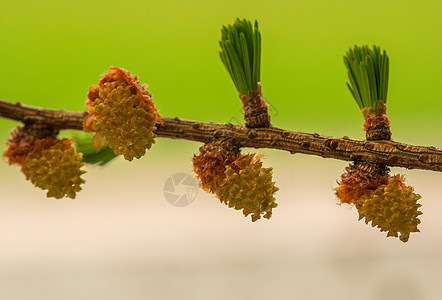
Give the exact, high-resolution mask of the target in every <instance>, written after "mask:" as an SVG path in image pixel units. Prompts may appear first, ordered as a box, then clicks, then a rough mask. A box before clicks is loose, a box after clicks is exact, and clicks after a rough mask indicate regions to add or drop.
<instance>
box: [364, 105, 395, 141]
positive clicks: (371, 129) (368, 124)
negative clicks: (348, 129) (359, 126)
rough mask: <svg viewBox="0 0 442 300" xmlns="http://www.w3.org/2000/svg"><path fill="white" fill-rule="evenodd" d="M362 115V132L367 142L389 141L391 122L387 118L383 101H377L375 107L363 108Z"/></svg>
mask: <svg viewBox="0 0 442 300" xmlns="http://www.w3.org/2000/svg"><path fill="white" fill-rule="evenodd" d="M362 115H363V117H364V126H363V130H364V131H365V136H366V139H367V140H369V141H377V140H390V139H391V130H390V123H391V121H390V120H389V119H388V117H387V105H386V104H385V103H384V102H383V101H378V102H377V103H376V106H371V107H364V108H363V109H362Z"/></svg>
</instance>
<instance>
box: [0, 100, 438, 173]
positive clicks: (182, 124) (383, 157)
mask: <svg viewBox="0 0 442 300" xmlns="http://www.w3.org/2000/svg"><path fill="white" fill-rule="evenodd" d="M86 115H87V113H86V112H72V111H64V110H51V109H44V108H40V107H33V106H29V105H23V104H21V103H11V102H9V101H4V100H1V99H0V117H2V118H7V119H11V120H16V121H20V122H23V123H25V124H32V123H44V124H47V125H49V126H51V127H53V128H54V129H56V130H62V129H75V130H83V119H84V117H85V116H86ZM162 121H163V125H158V126H157V130H156V134H157V135H158V136H159V137H163V138H171V139H183V140H189V141H196V142H203V143H205V142H209V141H211V140H212V139H214V138H221V137H225V138H231V139H234V140H235V141H236V143H237V145H238V146H240V147H250V148H269V149H279V150H284V151H289V152H290V153H292V154H295V153H303V154H309V155H317V156H321V157H324V158H334V159H339V160H345V161H366V162H372V163H379V164H386V165H388V166H391V167H402V168H407V169H422V170H431V171H438V172H442V149H440V148H437V147H433V146H430V147H424V146H413V145H407V144H404V143H400V142H395V141H367V140H358V139H350V138H348V137H343V138H337V137H330V136H324V135H320V134H317V133H313V134H310V133H303V132H294V131H288V130H284V129H280V128H276V127H270V128H247V127H245V126H240V125H233V124H218V123H213V122H210V123H204V122H197V121H191V120H184V119H180V118H167V117H162Z"/></svg>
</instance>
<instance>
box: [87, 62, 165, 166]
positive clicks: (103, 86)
mask: <svg viewBox="0 0 442 300" xmlns="http://www.w3.org/2000/svg"><path fill="white" fill-rule="evenodd" d="M86 107H87V111H88V113H89V114H88V115H87V116H86V117H85V119H84V123H83V126H84V130H85V131H89V132H95V135H94V140H93V144H94V147H95V148H97V149H100V148H101V147H103V146H105V145H109V147H110V148H111V149H112V150H113V151H114V153H115V154H116V155H120V154H121V155H123V156H124V158H125V159H127V160H129V161H132V160H133V158H134V157H136V158H140V157H142V156H143V155H144V154H145V153H146V150H148V149H150V148H151V147H152V144H154V143H155V137H156V135H155V133H154V131H155V129H156V126H155V125H156V124H158V123H162V122H161V117H160V115H159V114H158V110H157V108H156V106H155V104H154V103H153V101H152V94H150V93H149V92H148V91H147V90H146V85H143V86H141V85H140V83H139V81H138V78H137V76H132V75H131V74H130V73H129V72H128V71H126V70H124V69H120V68H115V67H111V68H110V70H109V71H108V72H107V73H106V74H104V75H103V77H102V78H101V80H100V81H99V82H98V86H91V87H90V88H89V93H88V99H87V101H86Z"/></svg>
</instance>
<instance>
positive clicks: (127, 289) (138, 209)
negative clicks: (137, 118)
mask: <svg viewBox="0 0 442 300" xmlns="http://www.w3.org/2000/svg"><path fill="white" fill-rule="evenodd" d="M198 147H199V145H197V144H196V143H190V142H183V141H163V140H159V141H158V145H157V146H156V147H154V148H153V149H152V150H151V151H150V152H149V153H148V154H147V155H146V157H144V158H143V159H141V160H139V161H134V162H132V163H129V162H126V161H124V160H122V159H118V160H117V161H114V162H113V163H111V164H110V165H108V166H107V167H105V168H97V167H95V168H88V170H89V172H88V173H87V174H86V175H85V178H86V179H87V183H86V185H85V186H84V190H83V191H82V192H81V193H79V195H78V196H77V199H75V200H69V199H62V200H55V199H48V198H46V197H45V193H44V192H42V191H40V190H38V189H36V188H34V187H33V186H32V185H31V184H30V183H29V182H26V181H25V180H24V176H23V175H22V174H21V173H20V171H19V170H18V169H17V168H12V167H8V166H6V164H4V163H2V164H1V165H0V179H1V182H0V188H1V201H0V242H1V246H0V299H7V300H29V299H32V300H46V299H66V300H71V299H106V300H114V299H115V300H116V299H130V300H138V299H341V300H343V299H382V300H383V299H410V300H411V299H413V300H414V299H419V300H420V299H442V284H441V283H442V238H441V234H440V229H441V227H442V220H441V217H440V216H441V214H442V201H441V199H440V198H441V197H440V195H441V193H442V187H441V183H442V174H440V173H437V172H427V171H406V170H402V169H395V168H394V169H393V170H392V173H397V172H402V173H404V174H406V176H407V179H408V183H409V184H411V185H413V186H414V187H415V189H416V192H418V193H420V194H421V195H422V199H421V203H422V204H423V206H422V208H421V210H422V211H423V213H424V214H423V215H422V216H421V218H420V219H421V221H422V223H421V225H420V226H419V228H420V230H421V232H420V233H416V234H412V235H411V237H410V240H409V242H408V243H405V244H404V243H402V242H401V241H399V240H398V239H396V238H386V237H385V233H381V232H379V230H378V229H375V228H372V227H371V226H367V225H365V224H364V223H363V222H362V221H361V222H358V221H357V212H356V210H355V209H350V208H348V207H346V206H339V205H337V201H336V199H335V198H334V195H333V192H332V188H333V187H335V186H336V179H337V178H338V177H339V176H340V174H341V173H342V171H343V169H344V167H345V166H346V165H347V163H345V162H341V161H335V160H330V159H328V160H326V159H322V158H317V157H309V156H305V155H290V154H286V153H282V152H277V151H258V152H259V153H264V154H265V158H264V165H265V166H266V167H269V166H272V167H273V168H274V180H275V181H276V182H277V186H278V187H279V188H280V191H279V192H278V193H277V202H278V203H279V206H278V207H277V208H276V209H275V210H274V214H273V217H272V219H271V220H266V219H262V220H259V221H257V222H255V223H252V222H251V221H250V218H245V217H243V216H242V214H241V213H240V212H239V211H235V210H232V209H229V208H228V207H227V206H225V205H224V204H221V203H220V202H219V201H218V200H217V199H216V198H215V197H213V196H212V195H210V194H207V193H205V192H204V191H202V190H199V192H198V195H197V198H196V199H195V201H194V202H193V203H192V204H190V205H189V206H187V207H183V208H178V207H174V206H172V205H170V204H169V203H168V202H167V201H166V200H165V198H164V195H163V185H164V183H165V181H166V180H167V178H168V177H169V176H171V175H173V174H174V173H178V172H185V173H188V174H191V175H192V176H193V173H192V172H191V171H192V164H191V161H190V159H191V157H192V153H193V152H196V151H197V149H198ZM166 157H167V159H166Z"/></svg>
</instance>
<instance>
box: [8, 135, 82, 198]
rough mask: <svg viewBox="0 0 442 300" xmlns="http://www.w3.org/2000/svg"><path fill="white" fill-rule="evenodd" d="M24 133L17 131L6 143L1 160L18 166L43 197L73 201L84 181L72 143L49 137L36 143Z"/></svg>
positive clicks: (79, 161) (79, 158) (79, 154)
mask: <svg viewBox="0 0 442 300" xmlns="http://www.w3.org/2000/svg"><path fill="white" fill-rule="evenodd" d="M28 133H29V132H28V130H24V129H23V128H21V127H19V128H17V129H16V130H15V131H14V132H13V134H12V136H11V138H10V139H9V141H8V148H7V150H6V152H5V153H4V157H5V158H6V159H7V160H8V163H9V164H14V165H18V166H20V167H21V171H22V172H23V174H24V175H25V176H26V179H27V180H30V181H31V182H32V183H33V184H34V185H35V186H36V187H38V188H41V189H42V190H47V197H54V198H57V199H60V198H63V197H69V198H72V199H74V198H75V196H76V193H77V192H79V191H80V190H81V184H83V183H84V182H85V181H84V180H83V179H82V178H81V175H82V174H84V173H86V171H84V170H81V168H82V167H83V166H84V163H83V162H82V161H81V160H82V154H81V153H77V152H76V150H75V147H74V146H73V142H74V141H73V140H68V139H62V140H57V139H54V138H52V137H47V138H44V139H36V138H35V137H34V136H32V135H29V134H28Z"/></svg>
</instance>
